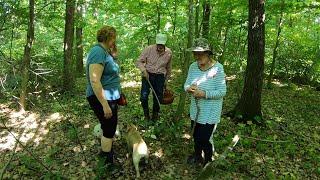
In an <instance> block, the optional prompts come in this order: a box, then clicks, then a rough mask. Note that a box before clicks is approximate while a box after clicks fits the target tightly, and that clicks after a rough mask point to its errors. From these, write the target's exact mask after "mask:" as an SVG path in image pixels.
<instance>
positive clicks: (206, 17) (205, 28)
mask: <svg viewBox="0 0 320 180" xmlns="http://www.w3.org/2000/svg"><path fill="white" fill-rule="evenodd" d="M210 13H211V7H210V2H209V1H207V0H205V1H204V3H203V20H202V37H204V38H207V39H208V35H209V28H210V26H209V22H210Z"/></svg>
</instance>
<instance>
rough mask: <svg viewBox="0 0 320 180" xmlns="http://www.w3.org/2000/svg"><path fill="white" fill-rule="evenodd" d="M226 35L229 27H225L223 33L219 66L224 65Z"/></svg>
mask: <svg viewBox="0 0 320 180" xmlns="http://www.w3.org/2000/svg"><path fill="white" fill-rule="evenodd" d="M228 33H229V26H227V27H226V31H225V33H224V37H223V46H222V54H221V56H220V58H219V62H220V63H221V64H224V55H225V51H226V49H227V46H226V44H227V38H228Z"/></svg>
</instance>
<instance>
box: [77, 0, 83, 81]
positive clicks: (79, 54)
mask: <svg viewBox="0 0 320 180" xmlns="http://www.w3.org/2000/svg"><path fill="white" fill-rule="evenodd" d="M82 13H83V5H82V3H79V4H78V6H77V17H78V18H77V20H78V22H77V27H76V46H77V47H76V73H77V76H78V77H81V76H83V73H84V68H83V44H82V24H83V17H82Z"/></svg>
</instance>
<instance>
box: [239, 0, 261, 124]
mask: <svg viewBox="0 0 320 180" xmlns="http://www.w3.org/2000/svg"><path fill="white" fill-rule="evenodd" d="M264 20H265V14H264V0H249V25H248V60H247V68H246V72H245V81H244V88H243V92H242V95H241V98H240V100H239V102H238V104H237V105H236V107H235V109H234V113H235V114H234V115H235V116H236V118H238V119H240V120H241V121H243V120H247V119H249V120H252V121H253V122H255V123H261V122H262V112H261V92H262V85H263V70H264V54H265V26H264V24H265V22H264Z"/></svg>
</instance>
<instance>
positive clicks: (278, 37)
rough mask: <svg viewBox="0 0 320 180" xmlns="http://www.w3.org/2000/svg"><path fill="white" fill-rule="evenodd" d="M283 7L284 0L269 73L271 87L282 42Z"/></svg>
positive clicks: (269, 85)
mask: <svg viewBox="0 0 320 180" xmlns="http://www.w3.org/2000/svg"><path fill="white" fill-rule="evenodd" d="M283 9H284V0H283V1H282V4H281V14H280V18H279V22H278V33H277V38H276V45H275V46H274V48H273V53H272V63H271V67H270V73H269V76H268V82H267V87H268V88H271V81H272V78H273V73H274V70H275V66H276V59H277V55H278V51H277V50H278V47H279V43H280V33H281V26H282V18H283Z"/></svg>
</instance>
